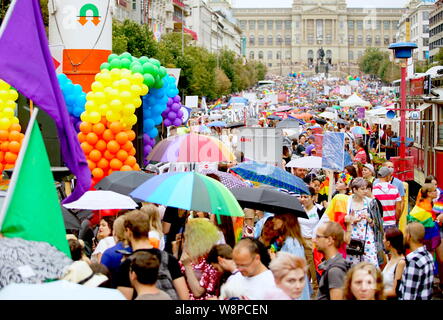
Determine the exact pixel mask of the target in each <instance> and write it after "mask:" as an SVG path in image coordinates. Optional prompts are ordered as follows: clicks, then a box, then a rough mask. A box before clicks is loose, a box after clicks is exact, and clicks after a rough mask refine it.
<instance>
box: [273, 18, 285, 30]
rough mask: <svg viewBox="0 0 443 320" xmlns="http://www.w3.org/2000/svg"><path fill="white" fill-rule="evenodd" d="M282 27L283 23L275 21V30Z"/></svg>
mask: <svg viewBox="0 0 443 320" xmlns="http://www.w3.org/2000/svg"><path fill="white" fill-rule="evenodd" d="M282 26H283V22H282V21H281V20H276V21H275V30H281V29H282Z"/></svg>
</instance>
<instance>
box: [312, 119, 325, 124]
mask: <svg viewBox="0 0 443 320" xmlns="http://www.w3.org/2000/svg"><path fill="white" fill-rule="evenodd" d="M314 120H315V122H317V123H318V124H327V123H328V121H326V120H324V119H320V118H314Z"/></svg>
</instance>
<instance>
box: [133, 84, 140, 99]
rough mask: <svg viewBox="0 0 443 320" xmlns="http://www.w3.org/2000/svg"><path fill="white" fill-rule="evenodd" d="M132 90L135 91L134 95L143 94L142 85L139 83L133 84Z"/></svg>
mask: <svg viewBox="0 0 443 320" xmlns="http://www.w3.org/2000/svg"><path fill="white" fill-rule="evenodd" d="M131 92H132V93H134V96H136V97H137V96H141V95H142V87H141V86H139V85H137V84H133V85H132V86H131Z"/></svg>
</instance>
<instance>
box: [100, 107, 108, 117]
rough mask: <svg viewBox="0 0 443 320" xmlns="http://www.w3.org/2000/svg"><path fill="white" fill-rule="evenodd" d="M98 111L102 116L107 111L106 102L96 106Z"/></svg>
mask: <svg viewBox="0 0 443 320" xmlns="http://www.w3.org/2000/svg"><path fill="white" fill-rule="evenodd" d="M98 111H99V112H100V114H101V115H102V116H105V115H106V112H108V111H109V106H108V105H107V104H101V105H100V107H98Z"/></svg>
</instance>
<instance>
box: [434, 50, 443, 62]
mask: <svg viewBox="0 0 443 320" xmlns="http://www.w3.org/2000/svg"><path fill="white" fill-rule="evenodd" d="M434 63H435V65H437V66H441V65H443V48H440V49H439V50H438V53H437V54H436V55H435V56H434Z"/></svg>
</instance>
